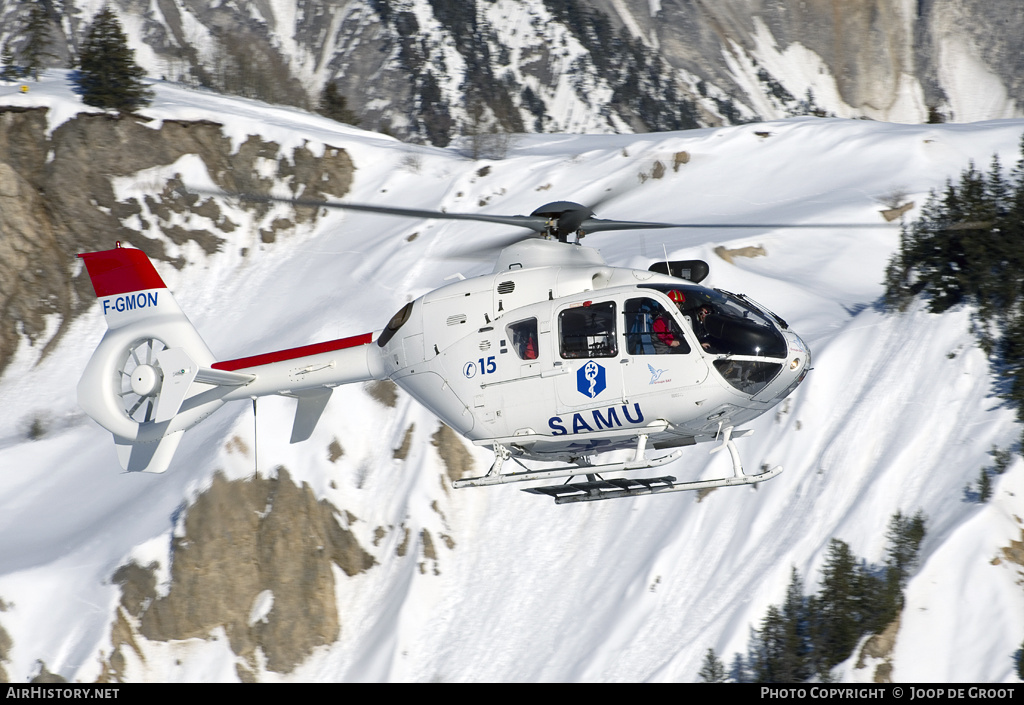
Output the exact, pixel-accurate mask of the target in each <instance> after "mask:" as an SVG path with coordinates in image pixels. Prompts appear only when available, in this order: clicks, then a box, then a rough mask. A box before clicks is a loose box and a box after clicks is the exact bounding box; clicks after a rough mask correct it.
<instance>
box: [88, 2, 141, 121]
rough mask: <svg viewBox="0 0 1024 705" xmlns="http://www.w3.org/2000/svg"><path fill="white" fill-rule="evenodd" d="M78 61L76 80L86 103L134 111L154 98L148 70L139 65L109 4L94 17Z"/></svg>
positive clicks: (99, 106)
mask: <svg viewBox="0 0 1024 705" xmlns="http://www.w3.org/2000/svg"><path fill="white" fill-rule="evenodd" d="M78 65H79V71H78V77H77V83H78V88H79V91H80V92H81V94H82V100H83V102H85V104H86V105H92V106H94V107H97V108H105V109H113V110H119V111H121V112H133V111H135V110H138V109H139V108H142V107H145V106H146V105H149V103H150V101H151V100H152V97H153V94H152V91H150V90H149V89H148V88H146V87H145V84H143V82H142V79H143V77H144V76H145V75H146V73H145V71H143V69H142V68H141V67H139V66H138V65H136V63H135V52H133V51H132V49H131V48H130V47H129V46H128V40H127V38H126V37H125V35H124V32H122V31H121V25H120V23H119V22H118V21H117V17H116V16H115V15H114V13H113V11H112V10H110V9H109V8H107V7H104V8H103V9H102V10H100V11H99V12H98V13H96V17H94V18H93V22H92V25H91V26H90V27H89V32H88V34H87V35H86V38H85V42H84V43H83V44H82V50H81V51H80V52H79V55H78Z"/></svg>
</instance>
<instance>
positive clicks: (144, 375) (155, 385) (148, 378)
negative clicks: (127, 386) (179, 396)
mask: <svg viewBox="0 0 1024 705" xmlns="http://www.w3.org/2000/svg"><path fill="white" fill-rule="evenodd" d="M162 380H163V375H162V374H161V373H160V370H159V369H157V368H156V367H154V366H153V365H139V366H138V367H136V368H135V369H134V370H133V371H132V391H133V392H135V393H136V394H138V395H139V396H140V397H149V396H153V395H154V394H156V393H157V392H158V391H159V390H160V382H161V381H162Z"/></svg>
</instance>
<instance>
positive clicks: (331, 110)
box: [318, 83, 359, 125]
mask: <svg viewBox="0 0 1024 705" xmlns="http://www.w3.org/2000/svg"><path fill="white" fill-rule="evenodd" d="M318 112H319V113H320V114H321V115H323V116H325V117H329V118H330V119H331V120H334V121H336V122H343V123H345V124H346V125H359V118H358V117H357V116H356V114H355V113H354V112H352V111H351V110H349V108H348V99H347V98H346V97H345V96H343V95H342V94H341V93H339V92H338V86H337V84H335V83H328V84H327V85H326V86H325V87H324V90H323V93H321V94H320V109H319V110H318Z"/></svg>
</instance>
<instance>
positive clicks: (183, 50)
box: [0, 0, 1024, 146]
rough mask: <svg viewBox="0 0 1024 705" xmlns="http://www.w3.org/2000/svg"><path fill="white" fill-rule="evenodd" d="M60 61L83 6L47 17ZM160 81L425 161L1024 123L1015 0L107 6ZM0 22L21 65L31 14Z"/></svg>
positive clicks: (86, 14) (82, 21)
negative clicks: (516, 143) (334, 125)
mask: <svg viewBox="0 0 1024 705" xmlns="http://www.w3.org/2000/svg"><path fill="white" fill-rule="evenodd" d="M44 4H46V5H47V7H49V8H50V10H51V19H52V22H53V25H52V27H53V32H52V36H53V44H52V47H51V50H52V53H53V55H54V56H53V58H52V59H51V63H53V64H54V65H64V64H65V63H66V62H67V60H68V59H69V57H71V56H72V55H73V54H74V52H75V49H76V47H77V45H78V43H79V42H80V40H81V37H82V36H83V34H84V32H85V29H86V28H87V26H88V22H89V20H90V19H91V15H92V13H94V12H95V11H96V9H98V8H97V7H96V6H97V3H96V2H92V1H91V0H77V1H74V2H72V1H68V2H64V3H59V4H58V3H53V2H45V3H44ZM109 4H110V5H111V6H113V7H114V8H115V9H116V11H117V12H118V13H119V15H120V17H121V19H122V22H123V24H124V25H125V28H126V30H127V31H128V34H129V36H130V37H132V41H133V45H134V48H135V50H136V55H137V60H138V61H139V62H140V63H141V64H143V65H144V66H145V67H146V69H147V70H148V71H149V73H150V75H151V76H153V77H154V78H157V77H161V78H164V79H165V80H170V81H182V82H186V83H190V84H193V85H204V86H208V87H212V88H215V89H218V90H224V91H228V92H232V93H237V94H240V95H244V96H247V97H258V98H261V99H264V100H268V101H271V102H281V103H288V104H293V105H298V106H300V107H308V108H317V107H318V106H319V105H320V101H321V96H322V92H323V89H324V87H325V86H326V85H328V84H331V83H333V84H334V85H335V88H336V89H337V90H338V91H339V92H340V94H341V95H342V96H344V97H345V99H346V105H347V107H346V108H339V107H338V106H334V109H335V113H334V114H336V115H339V116H342V118H343V119H345V120H348V121H351V120H356V119H357V120H359V121H360V123H361V125H362V126H363V127H367V128H369V129H372V130H377V131H385V132H391V133H393V134H396V135H398V136H402V137H405V138H409V139H412V140H415V141H420V142H430V143H433V144H436V145H441V146H443V145H447V144H448V143H449V142H450V141H451V140H453V139H456V138H458V137H460V136H465V135H470V134H478V133H481V132H483V133H487V132H491V131H511V132H522V131H526V132H565V131H598V132H610V131H614V132H645V131H652V130H671V129H682V128H687V127H695V126H698V125H716V124H722V123H726V124H729V123H736V122H741V121H748V120H757V119H770V118H778V117H784V116H786V115H791V114H812V113H817V114H835V115H838V116H840V117H867V118H872V119H880V120H894V121H904V122H924V121H926V120H929V119H931V120H954V121H961V122H963V121H974V120H982V119H989V118H996V117H1011V116H1017V115H1020V114H1021V111H1022V109H1024V102H1022V99H1024V78H1022V76H1024V71H1022V68H1024V66H1022V63H1024V58H1022V56H1024V52H1021V43H1022V41H1024V40H1022V38H1024V15H1022V13H1021V12H1020V8H1019V3H1017V2H1016V1H1015V0H845V1H844V2H836V1H835V0H715V1H714V2H709V1H707V0H594V2H583V1H582V0H471V1H464V0H345V1H343V2H326V1H324V0H261V1H260V2H252V3H223V2H219V1H215V0H158V1H157V2H155V3H151V4H149V3H145V4H140V3H138V2H135V0H111V2H110V3H109ZM8 5H9V6H8V7H7V8H6V9H3V10H0V42H2V41H7V40H10V41H11V46H12V47H14V48H15V49H17V48H18V47H19V46H20V45H21V43H22V42H23V41H24V39H23V37H22V36H21V35H20V32H21V27H22V26H23V23H22V21H21V20H20V19H19V18H20V17H21V14H22V13H23V11H21V10H18V6H17V5H16V4H14V3H9V4H8Z"/></svg>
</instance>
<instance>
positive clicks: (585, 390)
mask: <svg viewBox="0 0 1024 705" xmlns="http://www.w3.org/2000/svg"><path fill="white" fill-rule="evenodd" d="M606 386H607V385H606V383H605V374H604V367H603V366H601V365H599V364H597V363H596V362H594V361H593V360H590V361H588V362H587V364H585V365H584V366H583V367H581V368H580V369H579V370H577V371H576V389H578V390H579V391H580V394H584V395H586V396H588V397H590V398H591V399H593V398H594V397H596V396H597V395H598V394H600V393H601V392H603V391H604V389H605V387H606Z"/></svg>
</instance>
